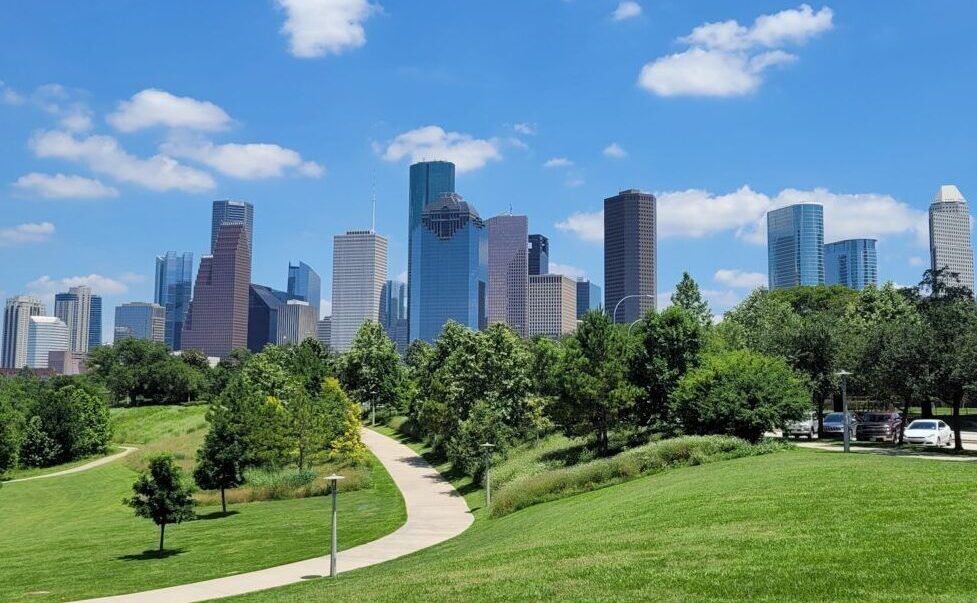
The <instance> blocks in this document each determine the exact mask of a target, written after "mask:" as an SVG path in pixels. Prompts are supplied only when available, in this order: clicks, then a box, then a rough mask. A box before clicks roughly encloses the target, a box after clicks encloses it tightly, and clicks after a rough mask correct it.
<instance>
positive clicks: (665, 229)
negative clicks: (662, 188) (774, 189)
mask: <svg viewBox="0 0 977 603" xmlns="http://www.w3.org/2000/svg"><path fill="white" fill-rule="evenodd" d="M656 196H657V197H658V232H659V236H661V237H663V238H665V237H684V238H693V239H697V238H701V237H705V236H709V235H712V234H715V233H717V232H723V231H727V230H738V229H742V228H746V227H747V226H749V225H751V224H752V223H753V222H755V220H756V219H757V218H758V217H760V216H764V215H766V212H767V210H768V209H769V208H770V198H769V197H767V196H766V195H763V194H761V193H757V192H754V191H753V190H752V189H750V187H748V186H744V187H741V188H740V189H739V190H737V191H734V192H732V193H728V194H725V195H713V194H712V193H709V192H707V191H703V190H698V189H689V190H685V191H671V192H664V193H657V195H656Z"/></svg>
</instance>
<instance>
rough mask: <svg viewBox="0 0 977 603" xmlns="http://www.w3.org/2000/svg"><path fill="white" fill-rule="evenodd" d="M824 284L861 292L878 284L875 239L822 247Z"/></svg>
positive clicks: (854, 240) (856, 240)
mask: <svg viewBox="0 0 977 603" xmlns="http://www.w3.org/2000/svg"><path fill="white" fill-rule="evenodd" d="M824 283H825V284H826V285H844V286H846V287H848V288H849V289H856V290H859V291H860V290H862V289H864V288H865V287H868V286H869V285H873V286H877V285H878V284H879V260H878V254H877V253H876V251H875V239H847V240H845V241H836V242H834V243H828V244H826V245H825V246H824Z"/></svg>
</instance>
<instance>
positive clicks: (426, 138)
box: [382, 126, 502, 172]
mask: <svg viewBox="0 0 977 603" xmlns="http://www.w3.org/2000/svg"><path fill="white" fill-rule="evenodd" d="M382 157H383V158H384V159H386V160H387V161H400V160H401V159H404V158H405V157H406V158H408V159H410V161H411V162H412V163H414V162H418V161H435V160H444V161H451V162H453V163H454V164H455V167H456V168H457V170H458V171H459V172H470V171H473V170H477V169H480V168H483V167H485V165H486V164H487V163H488V162H489V161H498V160H500V159H502V153H501V152H500V151H499V141H498V140H497V139H495V138H490V139H487V140H483V139H478V138H475V137H473V136H471V135H470V134H463V133H461V132H446V131H445V130H444V129H443V128H441V127H438V126H424V127H421V128H416V129H414V130H410V131H407V132H404V133H402V134H399V135H397V137H396V138H394V139H393V140H392V141H391V142H390V143H389V144H387V147H386V149H384V150H383V152H382Z"/></svg>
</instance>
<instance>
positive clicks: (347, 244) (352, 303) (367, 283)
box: [331, 230, 387, 352]
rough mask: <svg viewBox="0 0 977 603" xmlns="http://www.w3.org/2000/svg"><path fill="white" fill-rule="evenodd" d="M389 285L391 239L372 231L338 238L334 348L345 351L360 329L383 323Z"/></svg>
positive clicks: (334, 260)
mask: <svg viewBox="0 0 977 603" xmlns="http://www.w3.org/2000/svg"><path fill="white" fill-rule="evenodd" d="M386 282H387V239H386V238H385V237H382V236H380V235H378V234H377V233H375V232H373V231H370V230H351V231H348V232H347V233H346V234H342V235H336V237H335V238H334V239H333V252H332V334H331V337H332V339H331V347H332V349H334V350H336V351H337V352H345V351H346V350H348V349H349V347H350V344H352V343H353V338H354V337H356V332H357V331H359V329H360V326H361V325H362V324H363V323H364V322H366V321H368V320H374V321H379V320H380V298H381V295H382V293H383V285H384V284H385V283H386Z"/></svg>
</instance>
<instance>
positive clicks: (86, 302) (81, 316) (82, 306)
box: [54, 285, 92, 352]
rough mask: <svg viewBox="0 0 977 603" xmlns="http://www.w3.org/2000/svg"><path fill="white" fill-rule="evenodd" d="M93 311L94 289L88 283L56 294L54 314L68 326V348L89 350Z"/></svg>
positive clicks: (81, 350) (78, 350)
mask: <svg viewBox="0 0 977 603" xmlns="http://www.w3.org/2000/svg"><path fill="white" fill-rule="evenodd" d="M91 313H92V289H91V287H89V286H88V285H80V286H78V287H71V288H70V289H68V292H67V293H58V294H57V295H55V296H54V315H55V316H57V317H58V318H60V319H61V321H62V322H64V324H66V325H67V326H68V349H69V350H70V351H72V352H87V351H88V339H89V337H88V327H89V321H90V320H91Z"/></svg>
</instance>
